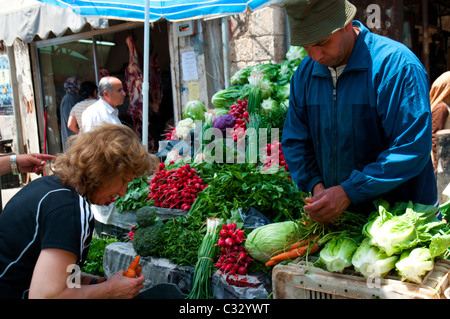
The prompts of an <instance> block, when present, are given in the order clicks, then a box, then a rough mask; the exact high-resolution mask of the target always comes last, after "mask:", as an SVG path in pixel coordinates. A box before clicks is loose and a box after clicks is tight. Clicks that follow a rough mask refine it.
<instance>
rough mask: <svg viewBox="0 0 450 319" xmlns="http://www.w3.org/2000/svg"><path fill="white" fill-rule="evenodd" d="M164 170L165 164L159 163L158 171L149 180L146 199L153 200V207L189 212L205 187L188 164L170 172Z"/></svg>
mask: <svg viewBox="0 0 450 319" xmlns="http://www.w3.org/2000/svg"><path fill="white" fill-rule="evenodd" d="M165 168H166V167H165V164H164V163H160V165H159V171H158V172H157V173H156V174H155V176H154V177H152V178H151V180H150V192H149V194H148V199H152V200H153V206H155V207H163V208H171V209H182V210H189V209H190V208H191V205H192V203H193V202H194V201H195V199H196V198H197V194H198V193H199V192H201V191H202V190H203V189H205V187H206V186H207V185H205V184H204V182H203V180H202V179H201V178H200V177H199V176H198V175H197V171H196V170H195V169H194V168H191V166H190V165H189V164H185V165H183V166H181V167H179V168H173V169H170V170H166V169H165Z"/></svg>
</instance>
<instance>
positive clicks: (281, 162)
mask: <svg viewBox="0 0 450 319" xmlns="http://www.w3.org/2000/svg"><path fill="white" fill-rule="evenodd" d="M266 153H267V157H266V160H265V163H264V170H266V169H268V168H269V167H270V166H272V165H278V166H280V167H284V170H285V171H287V170H288V167H287V164H286V160H285V159H284V155H283V151H282V150H281V143H280V142H279V141H273V143H272V144H270V143H269V144H267V147H266Z"/></svg>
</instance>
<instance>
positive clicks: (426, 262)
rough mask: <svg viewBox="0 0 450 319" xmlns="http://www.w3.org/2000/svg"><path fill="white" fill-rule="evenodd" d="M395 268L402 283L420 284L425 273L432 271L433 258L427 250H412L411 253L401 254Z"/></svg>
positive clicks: (421, 248)
mask: <svg viewBox="0 0 450 319" xmlns="http://www.w3.org/2000/svg"><path fill="white" fill-rule="evenodd" d="M395 267H396V268H397V270H398V274H399V275H400V278H401V280H402V281H410V282H414V283H417V284H420V283H421V282H422V279H423V278H422V277H423V276H424V275H425V273H426V272H427V271H429V270H431V269H433V267H434V258H433V256H432V255H431V252H430V250H429V249H428V248H426V247H419V248H414V249H413V250H411V252H404V253H402V255H401V256H400V259H399V261H398V262H397V263H396V264H395Z"/></svg>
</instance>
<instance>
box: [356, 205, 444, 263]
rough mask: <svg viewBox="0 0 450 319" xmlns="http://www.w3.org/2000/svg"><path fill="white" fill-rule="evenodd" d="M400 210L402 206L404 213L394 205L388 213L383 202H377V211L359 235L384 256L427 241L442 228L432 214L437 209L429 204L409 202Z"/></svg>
mask: <svg viewBox="0 0 450 319" xmlns="http://www.w3.org/2000/svg"><path fill="white" fill-rule="evenodd" d="M402 207H406V209H405V211H404V213H401V212H402V210H399V209H398V206H394V208H393V210H392V212H394V213H391V212H389V211H388V209H389V205H388V204H387V202H379V205H378V212H377V213H376V214H373V215H371V216H370V217H369V222H368V223H367V224H366V225H364V227H363V234H364V235H366V236H368V237H369V238H371V243H372V244H373V245H376V246H378V247H380V248H381V249H382V250H383V251H384V252H385V253H386V254H387V255H388V256H392V255H394V254H399V253H401V252H402V251H403V250H406V249H409V248H412V247H415V246H416V245H417V244H418V243H420V242H427V241H430V240H431V237H432V236H433V235H434V234H435V233H437V232H438V229H439V228H440V227H442V226H443V222H442V221H439V220H438V219H437V217H436V215H435V212H436V211H437V208H436V207H435V206H433V205H420V204H414V205H413V204H412V202H409V203H407V204H406V205H403V206H402Z"/></svg>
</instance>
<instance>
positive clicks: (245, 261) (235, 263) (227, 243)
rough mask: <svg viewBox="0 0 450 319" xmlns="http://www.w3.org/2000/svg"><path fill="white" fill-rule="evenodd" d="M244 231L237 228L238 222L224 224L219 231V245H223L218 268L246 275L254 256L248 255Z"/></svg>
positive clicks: (224, 271) (217, 264)
mask: <svg viewBox="0 0 450 319" xmlns="http://www.w3.org/2000/svg"><path fill="white" fill-rule="evenodd" d="M244 241H245V235H244V231H243V230H241V229H239V228H236V223H229V224H227V225H225V224H224V225H222V229H221V230H220V231H219V239H218V241H217V245H218V246H220V247H221V249H220V256H219V259H218V261H217V263H216V268H218V269H219V270H221V271H222V273H227V274H230V275H234V274H239V275H245V274H247V272H248V266H249V265H250V263H251V262H252V258H251V257H250V256H249V255H248V253H247V251H246V249H245V247H244V246H243V244H244Z"/></svg>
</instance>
